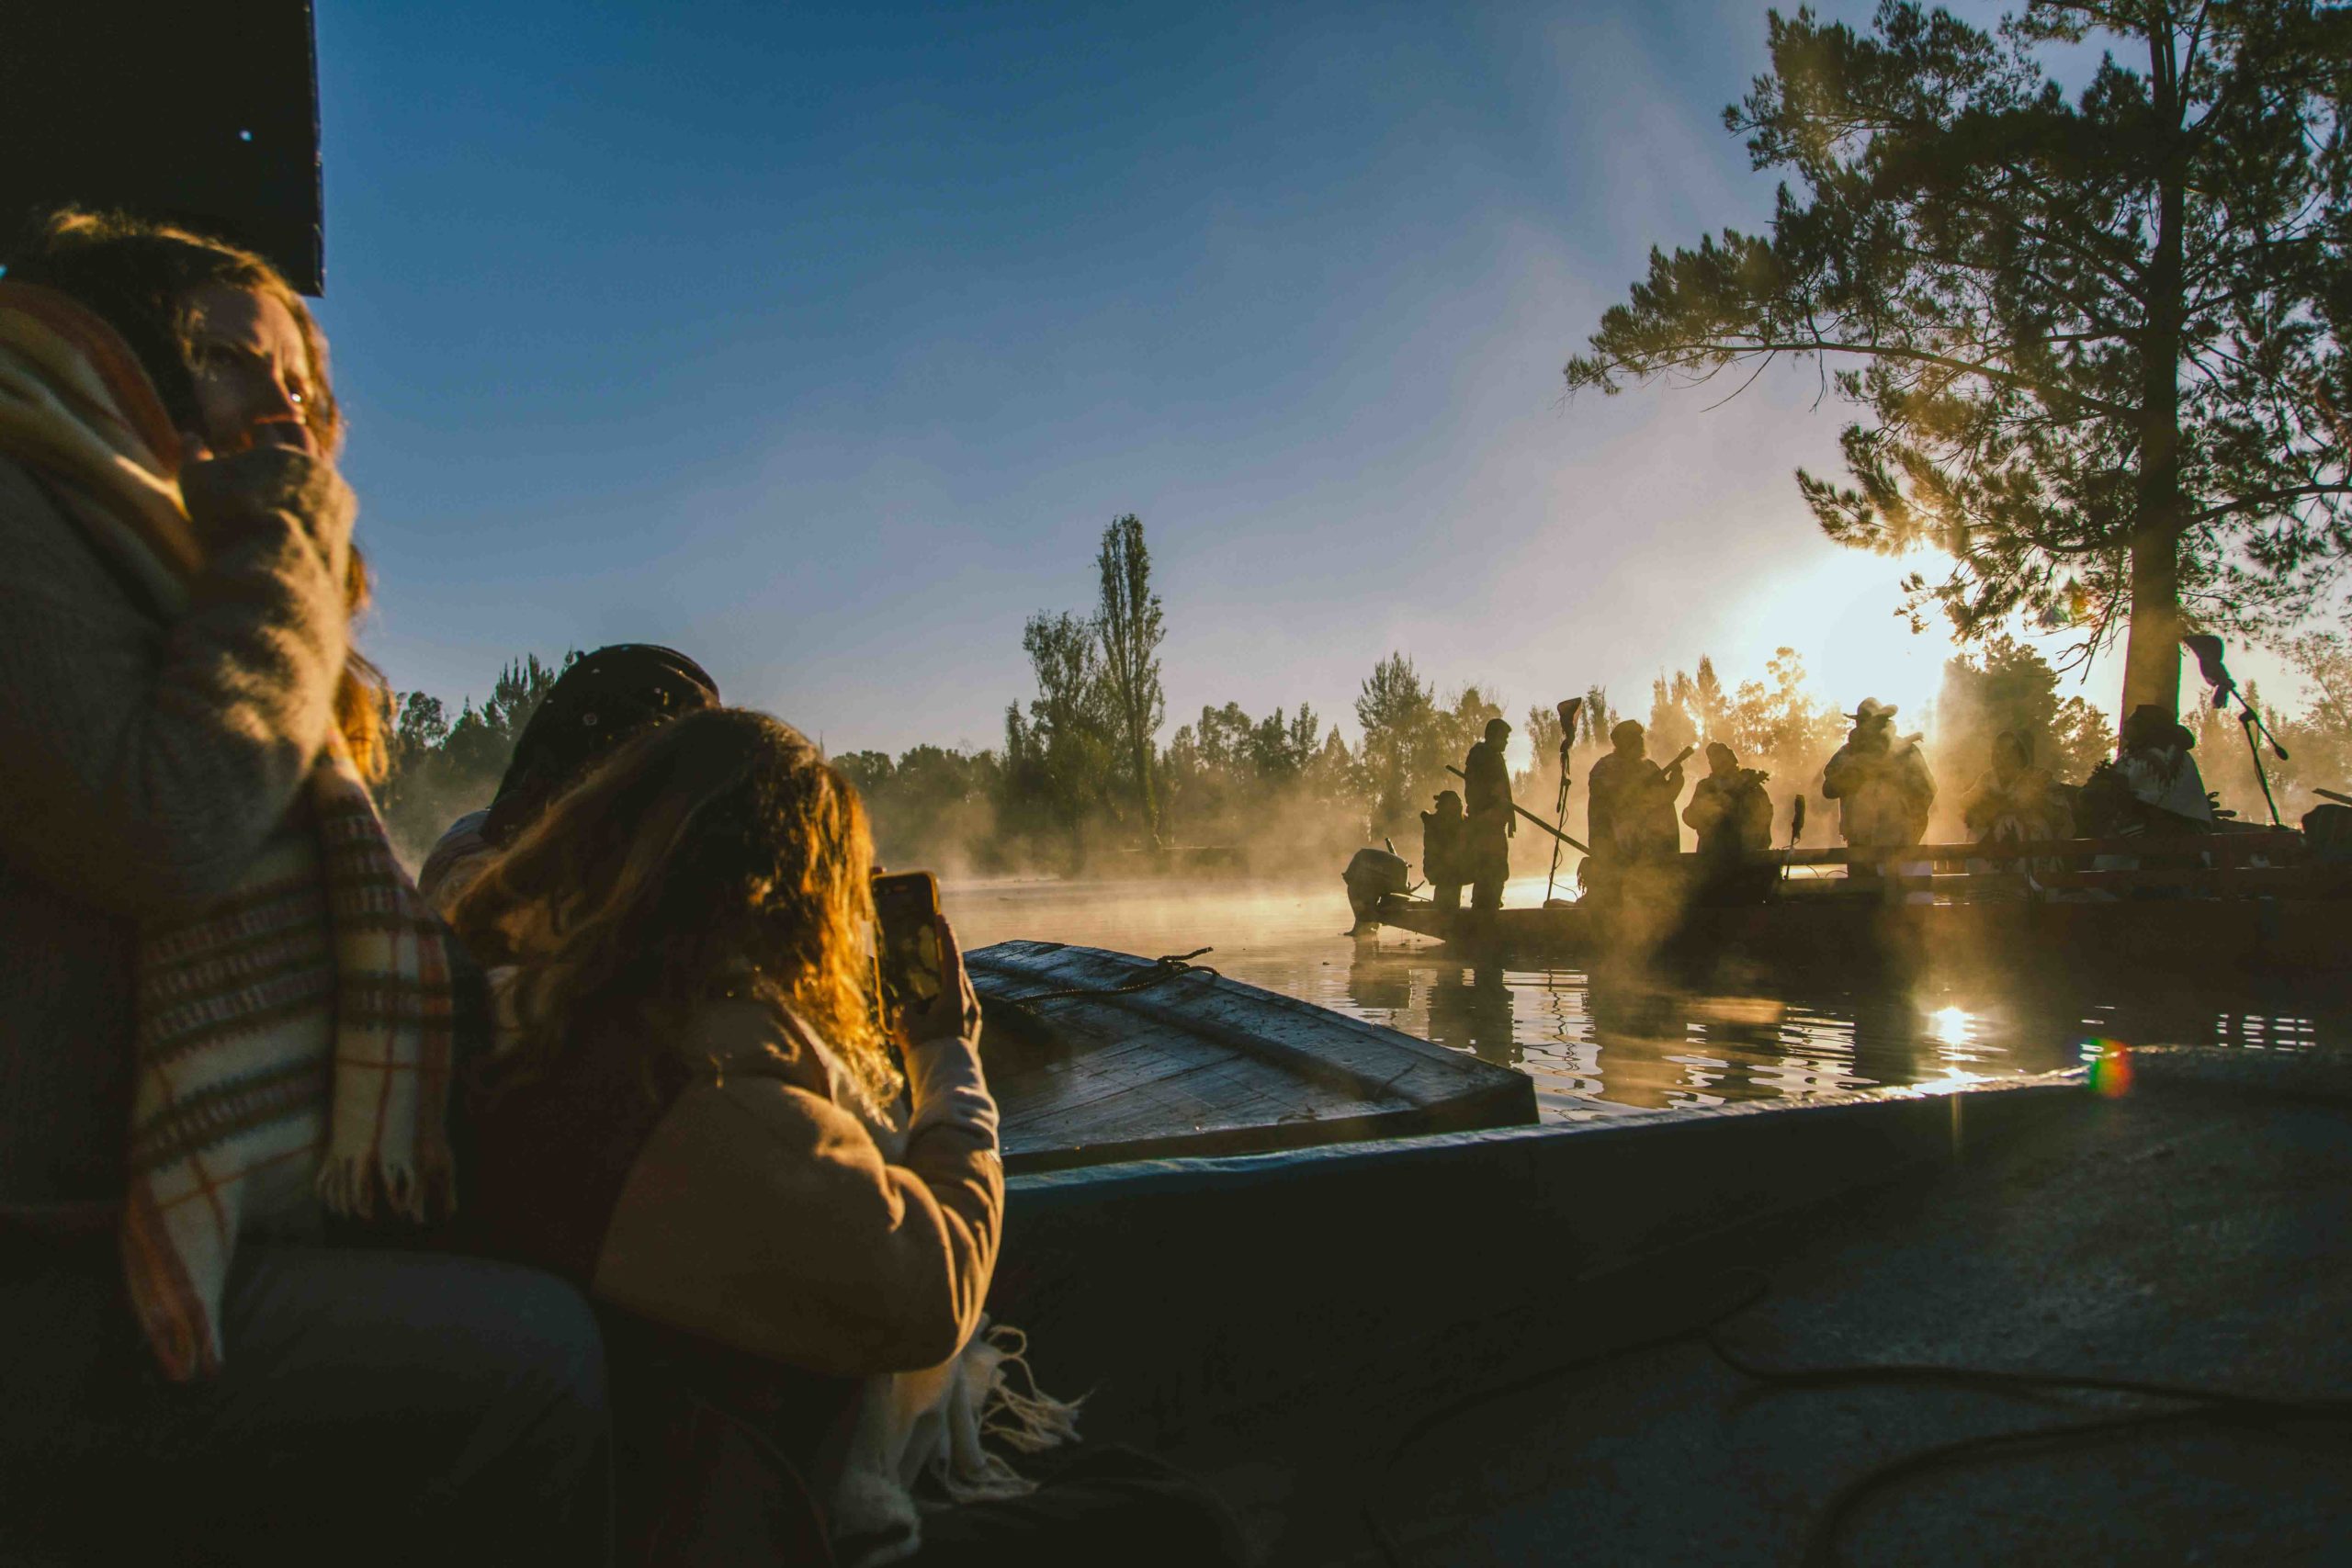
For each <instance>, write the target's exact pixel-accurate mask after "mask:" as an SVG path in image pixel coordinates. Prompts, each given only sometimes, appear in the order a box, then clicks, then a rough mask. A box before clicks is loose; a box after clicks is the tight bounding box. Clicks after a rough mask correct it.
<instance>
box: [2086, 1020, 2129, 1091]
mask: <svg viewBox="0 0 2352 1568" xmlns="http://www.w3.org/2000/svg"><path fill="white" fill-rule="evenodd" d="M2075 1055H2078V1056H2080V1057H2081V1058H2082V1059H2083V1062H2084V1065H2085V1066H2087V1067H2088V1068H2089V1069H2090V1085H2091V1092H2092V1093H2094V1094H2097V1095H2098V1096H2100V1097H2101V1098H2103V1099H2107V1100H2120V1099H2121V1098H2122V1097H2123V1096H2125V1095H2127V1094H2129V1093H2131V1046H2129V1045H2126V1044H2125V1043H2123V1042H2122V1041H2120V1040H2107V1039H2102V1038H2100V1037H2098V1036H2097V1035H2094V1036H2092V1037H2091V1038H2090V1039H2087V1040H2085V1041H2084V1042H2082V1043H2081V1044H2079V1045H2077V1046H2076V1047H2075Z"/></svg>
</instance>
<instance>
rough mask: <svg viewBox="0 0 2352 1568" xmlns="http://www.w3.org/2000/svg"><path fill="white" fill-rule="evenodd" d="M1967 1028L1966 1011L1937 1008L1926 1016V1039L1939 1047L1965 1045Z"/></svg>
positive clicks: (1962, 1009)
mask: <svg viewBox="0 0 2352 1568" xmlns="http://www.w3.org/2000/svg"><path fill="white" fill-rule="evenodd" d="M1968 1026H1969V1018H1968V1011H1967V1010H1966V1009H1964V1008H1938V1009H1936V1010H1935V1011H1933V1012H1931V1013H1929V1014H1928V1039H1930V1040H1933V1041H1934V1042H1935V1043H1937V1044H1939V1045H1965V1044H1967V1043H1968Z"/></svg>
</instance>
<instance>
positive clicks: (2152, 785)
mask: <svg viewBox="0 0 2352 1568" xmlns="http://www.w3.org/2000/svg"><path fill="white" fill-rule="evenodd" d="M2196 744H2197V737H2196V736H2195V735H2193V734H2191V733H2190V732H2189V729H2188V726H2187V725H2185V724H2182V723H2181V722H2180V721H2179V720H2178V719H2177V718H2175V717H2174V716H2172V715H2171V714H2170V713H2168V712H2166V711H2165V709H2163V708H2161V707H2158V706H2157V705H2155V704H2154V703H2142V704H2141V705H2139V706H2138V707H2136V708H2133V709H2132V710H2131V716H2130V717H2129V718H2126V719H2125V720H2124V721H2123V733H2122V734H2121V735H2120V737H2119V738H2118V739H2117V746H2116V761H2115V771H2116V772H2117V773H2119V774H2120V775H2121V777H2122V781H2123V784H2124V786H2125V787H2126V788H2127V789H2129V790H2130V791H2131V795H2132V798H2133V799H2135V800H2137V801H2138V802H2139V803H2140V804H2141V806H2142V807H2145V808H2146V810H2145V813H2143V815H2146V816H2148V822H2147V826H2148V830H2149V831H2151V832H2154V831H2158V830H2161V829H2165V828H2172V829H2177V830H2179V831H2183V832H2192V833H2197V832H2210V831H2211V830H2212V827H2213V802H2212V801H2211V798H2209V797H2208V796H2207V795H2206V794H2205V779H2204V775H2203V774H2201V773H2199V772H2198V771H2197V759H2196V758H2194V757H2192V756H2190V755H2189V754H2188V753H2189V751H2190V750H2191V749H2192V748H2193V747H2195V746H2196Z"/></svg>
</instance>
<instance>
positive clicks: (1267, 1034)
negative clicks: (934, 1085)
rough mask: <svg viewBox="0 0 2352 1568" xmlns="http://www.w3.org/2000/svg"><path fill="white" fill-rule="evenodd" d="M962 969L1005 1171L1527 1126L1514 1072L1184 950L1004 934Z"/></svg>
mask: <svg viewBox="0 0 2352 1568" xmlns="http://www.w3.org/2000/svg"><path fill="white" fill-rule="evenodd" d="M965 964H966V965H967V967H968V968H969V970H970V972H971V976H972V984H973V987H974V988H975V989H976V990H978V992H979V994H980V1001H981V1007H982V1010H983V1011H984V1012H985V1014H986V1017H987V1024H988V1034H987V1042H986V1045H985V1047H984V1054H985V1056H986V1059H987V1063H988V1074H989V1088H990V1089H993V1090H994V1092H995V1094H996V1097H997V1103H998V1105H999V1107H1000V1109H1001V1111H1002V1112H1003V1117H1004V1124H1003V1142H1004V1156H1005V1168H1006V1169H1007V1170H1009V1171H1023V1170H1052V1169H1057V1168H1064V1167H1069V1166H1078V1165H1095V1164H1101V1163H1104V1162H1107V1161H1113V1160H1133V1159H1149V1158H1157V1157H1161V1156H1173V1155H1229V1154H1250V1153H1256V1152H1259V1151H1261V1150H1269V1149H1295V1148H1302V1147H1305V1146H1307V1145H1316V1144H1333V1143H1340V1142H1344V1141H1348V1140H1351V1139H1359V1138H1385V1137H1399V1136H1404V1135H1407V1134H1422V1133H1444V1132H1457V1131H1462V1130H1465V1129H1471V1128H1479V1127H1501V1126H1510V1125H1516V1124H1523V1123H1528V1122H1533V1121H1534V1120H1535V1090H1534V1086H1533V1085H1532V1083H1531V1082H1530V1081H1529V1080H1528V1078H1527V1077H1525V1075H1523V1074H1521V1073H1516V1072H1512V1071H1511V1070H1510V1069H1509V1068H1507V1067H1498V1066H1493V1065H1491V1064H1489V1063H1486V1062H1482V1061H1479V1060H1478V1059H1476V1057H1473V1056H1469V1055H1464V1054H1463V1053H1461V1052H1458V1051H1450V1050H1447V1049H1446V1048H1445V1047H1443V1046H1442V1045H1433V1044H1431V1043H1429V1042H1428V1041H1426V1040H1417V1039H1415V1038H1413V1037H1412V1036H1411V1035H1409V1034H1404V1033H1400V1032H1397V1031H1396V1030H1394V1029H1386V1028H1383V1027H1382V1026H1380V1025H1378V1024H1375V1023H1367V1022H1365V1021H1363V1020H1361V1019H1354V1018H1350V1017H1348V1016H1346V1015H1345V1014H1342V1013H1337V1012H1333V1011H1331V1010H1329V1009H1326V1008H1319V1007H1316V1006H1314V1005H1312V1004H1311V1003H1307V1002H1302V1001H1298V1000H1296V999H1295V998H1290V997H1284V996H1279V995H1277V994H1275V993H1274V992H1272V991H1265V990H1261V989H1259V988H1258V987H1255V986H1245V985H1242V984H1241V983H1239V982H1238V981H1235V980H1228V979H1226V978H1225V977H1224V976H1220V975H1218V974H1216V971H1215V970H1213V969H1207V968H1203V967H1197V966H1194V965H1192V964H1186V963H1183V962H1182V961H1180V960H1161V961H1158V962H1155V961H1153V960H1151V959H1148V958H1137V957H1135V956H1133V955H1132V954H1129V953H1109V952H1105V951H1103V949H1101V948H1092V947H1069V946H1065V945H1063V944H1062V943H1060V942H999V943H997V944H996V945H995V946H993V947H985V948H980V949H978V950H977V951H976V952H973V953H967V954H966V955H965Z"/></svg>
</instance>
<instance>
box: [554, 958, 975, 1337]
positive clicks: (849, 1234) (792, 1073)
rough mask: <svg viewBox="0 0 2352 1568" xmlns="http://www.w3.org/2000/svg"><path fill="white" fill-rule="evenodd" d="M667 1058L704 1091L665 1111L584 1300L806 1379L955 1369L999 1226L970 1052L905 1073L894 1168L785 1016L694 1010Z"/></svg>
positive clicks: (824, 1059)
mask: <svg viewBox="0 0 2352 1568" xmlns="http://www.w3.org/2000/svg"><path fill="white" fill-rule="evenodd" d="M680 1048H681V1051H682V1053H683V1054H684V1055H685V1056H686V1057H687V1058H688V1059H689V1060H690V1061H693V1062H695V1063H716V1064H717V1065H718V1071H717V1073H716V1075H715V1076H714V1077H712V1078H711V1079H710V1080H708V1081H706V1082H702V1083H698V1084H696V1085H695V1086H694V1087H692V1088H689V1089H687V1090H686V1091H685V1092H684V1094H682V1095H680V1096H679V1097H678V1099H677V1100H676V1102H675V1103H674V1104H673V1105H672V1106H671V1108H670V1110H669V1111H668V1113H667V1114H666V1115H665V1116H664V1117H663V1118H662V1122H661V1124H660V1125H659V1126H657V1127H656V1128H655V1129H654V1131H653V1135H652V1137H651V1138H650V1139H649V1140H648V1141H647V1143H646V1145H645V1147H644V1149H643V1150H642V1152H640V1153H639V1156H638V1158H637V1163H636V1165H635V1167H634V1168H632V1169H631V1171H630V1173H629V1177H628V1184H627V1186H626V1187H624V1188H623V1190H622V1193H621V1198H620V1202H619V1205H618V1206H617V1207H616V1210H615V1211H614V1213H613V1218H612V1223H611V1225H610V1227H609V1228H608V1229H607V1230H606V1232H605V1244H604V1249H603V1252H602V1254H601V1255H600V1256H599V1258H598V1259H597V1263H596V1274H595V1280H594V1291H595V1293H596V1294H597V1295H599V1296H602V1297H604V1298H605V1300H607V1301H610V1302H612V1303H614V1304H615V1305H616V1306H621V1307H626V1308H628V1310H630V1311H632V1312H635V1313H638V1314H641V1315H643V1316H646V1317H650V1318H652V1319H654V1320H655V1321H657V1322H661V1323H666V1324H669V1325H672V1326H673V1327H677V1328H683V1329H685V1330H687V1331H689V1332H691V1333H695V1334H699V1335H703V1336H705V1337H708V1338H712V1339H716V1340H718V1341H719V1342H720V1343H722V1344H726V1345H729V1346H732V1347H734V1348H738V1349H741V1350H746V1351H749V1352H751V1353H752V1354H754V1355H758V1356H762V1357H765V1358H767V1359H771V1360H777V1361H785V1362H788V1363H790V1364H791V1365H793V1366H797V1367H805V1368H808V1369H809V1370H811V1371H821V1372H831V1373H837V1374H845V1375H849V1376H865V1375H869V1374H873V1373H878V1372H895V1371H913V1370H916V1369H920V1368H924V1367H931V1366H935V1365H937V1364H938V1363H940V1362H942V1361H944V1360H946V1359H949V1358H950V1357H952V1356H954V1355H955V1354H956V1352H957V1351H958V1350H960V1349H961V1348H963V1347H964V1345H965V1344H966V1343H967V1341H968V1340H969V1339H970V1338H971V1337H972V1335H973V1333H974V1332H975V1331H976V1330H977V1329H978V1325H979V1320H980V1305H981V1303H982V1302H983V1301H984V1300H985V1299H986V1298H987V1296H988V1288H989V1276H990V1275H991V1273H992V1272H993V1271H994V1269H995V1268H996V1253H997V1243H998V1239H999V1235H1000V1234H1001V1226H1002V1223H1003V1217H1004V1167H1003V1163H1002V1161H1001V1159H1000V1158H999V1156H998V1154H997V1146H996V1134H997V1118H996V1102H995V1101H994V1100H991V1099H989V1094H988V1086H987V1082H986V1079H985V1078H984V1077H983V1076H982V1074H981V1071H980V1063H979V1054H978V1046H977V1045H976V1044H975V1043H971V1042H967V1041H961V1040H950V1041H944V1042H941V1043H936V1044H932V1045H927V1046H923V1047H922V1048H920V1049H918V1050H917V1051H915V1052H914V1053H912V1054H911V1058H910V1061H909V1063H908V1068H909V1075H910V1079H911V1082H910V1086H909V1088H910V1096H911V1100H912V1107H913V1115H912V1120H911V1122H910V1125H909V1127H908V1129H907V1131H906V1133H905V1134H904V1141H903V1148H902V1149H900V1150H899V1151H898V1153H897V1156H896V1158H893V1157H891V1156H890V1154H888V1153H886V1151H885V1149H884V1147H883V1145H882V1144H881V1143H880V1142H877V1141H876V1128H875V1126H874V1124H873V1122H872V1121H871V1120H869V1119H868V1118H867V1117H865V1116H861V1115H860V1114H859V1113H858V1112H857V1111H854V1110H853V1109H850V1107H851V1105H852V1104H854V1100H855V1097H854V1094H853V1093H852V1091H851V1089H850V1086H849V1083H848V1078H847V1075H846V1073H845V1072H844V1071H843V1070H842V1068H841V1067H840V1066H839V1065H838V1064H837V1063H836V1062H835V1060H834V1058H833V1055H832V1053H831V1050H830V1049H829V1048H828V1047H827V1046H825V1045H824V1044H823V1043H821V1042H820V1041H819V1040H818V1039H817V1037H816V1035H815V1034H814V1032H812V1031H811V1030H810V1029H809V1027H808V1025H807V1024H805V1023H803V1022H802V1021H800V1020H799V1019H798V1018H797V1017H795V1016H794V1015H793V1014H792V1013H790V1012H788V1011H786V1010H784V1009H782V1008H779V1007H774V1006H770V1005H767V1004H763V1003H760V1002H755V1001H749V1000H730V1001H721V1002H714V1003H712V1004H711V1005H710V1006H708V1007H707V1008H705V1009H704V1010H703V1011H702V1012H701V1014H700V1015H699V1016H698V1017H697V1019H696V1020H695V1028H694V1032H693V1033H692V1036H691V1037H690V1038H689V1039H688V1040H686V1041H684V1042H682V1043H681V1047H680ZM753 1063H756V1064H757V1066H756V1070H753V1071H746V1070H741V1067H742V1066H744V1065H746V1064H753ZM730 1064H732V1065H735V1066H737V1067H738V1070H734V1071H729V1066H730ZM885 1131H886V1132H887V1131H888V1129H887V1128H886V1129H885ZM894 1141H895V1140H894Z"/></svg>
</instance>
